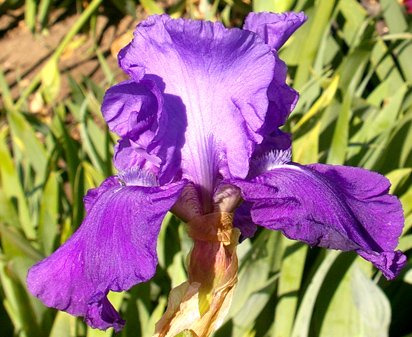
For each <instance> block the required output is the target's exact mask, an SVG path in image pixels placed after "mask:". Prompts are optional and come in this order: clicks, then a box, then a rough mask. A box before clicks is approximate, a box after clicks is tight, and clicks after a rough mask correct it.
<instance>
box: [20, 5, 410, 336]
mask: <svg viewBox="0 0 412 337" xmlns="http://www.w3.org/2000/svg"><path fill="white" fill-rule="evenodd" d="M305 20H306V17H305V15H304V14H303V13H284V14H273V13H251V14H249V16H248V17H247V19H246V23H245V25H244V27H243V29H236V28H234V29H226V28H225V27H224V26H223V25H222V24H221V23H218V22H217V23H212V22H204V21H194V20H185V19H178V20H174V19H171V18H170V17H168V16H166V15H162V16H152V17H149V18H148V19H147V20H145V21H143V22H142V23H140V24H139V25H138V26H137V28H136V30H135V33H134V39H133V41H132V42H131V43H130V44H129V45H128V46H127V47H125V48H124V49H123V50H122V51H121V52H120V54H119V64H120V67H121V68H122V69H123V70H124V71H125V72H126V74H127V75H129V77H130V80H128V81H125V82H122V83H119V84H117V85H115V86H113V87H112V88H110V89H109V90H108V91H107V93H106V95H105V97H104V101H103V106H102V112H103V116H104V118H105V119H106V121H107V124H108V126H109V128H110V130H111V131H113V132H115V133H116V134H117V135H118V136H119V137H120V140H119V142H118V144H117V145H116V147H115V155H114V163H115V166H116V168H117V169H118V171H119V174H118V175H117V176H114V177H110V178H108V179H106V180H105V181H104V182H103V183H102V185H100V186H99V187H98V188H95V189H92V190H90V191H89V192H88V193H87V195H86V196H85V198H84V203H85V208H86V211H87V216H86V218H85V219H84V221H83V223H82V225H81V226H80V228H79V229H78V230H77V232H76V233H75V234H74V235H73V236H72V237H71V238H70V239H69V240H68V241H67V242H66V243H65V244H64V245H63V246H62V247H60V248H59V249H58V250H57V251H56V252H55V253H54V254H52V255H51V256H50V257H48V258H46V259H44V260H43V261H41V262H39V263H38V264H36V265H35V266H33V267H32V268H31V269H30V271H29V274H28V280H27V282H28V286H29V289H30V291H31V292H32V293H33V294H34V295H36V296H37V297H38V298H40V299H41V300H42V301H43V302H44V303H45V304H46V305H48V306H51V307H55V308H57V309H60V310H64V311H67V312H68V313H70V314H73V315H76V316H83V317H85V320H86V322H87V323H88V324H89V325H91V326H92V327H96V328H100V329H106V328H108V327H114V328H115V330H119V329H121V328H122V326H123V324H124V321H123V320H122V319H121V317H120V316H119V314H118V312H117V311H116V310H115V309H114V308H113V306H112V305H111V303H110V302H109V301H108V299H107V294H108V292H109V291H123V290H127V289H130V288H131V287H132V286H134V285H135V284H138V283H140V282H144V281H147V280H149V279H150V278H152V277H153V275H154V273H155V270H156V265H157V255H156V241H157V237H158V234H159V230H160V226H161V223H162V219H163V218H164V216H165V214H166V213H167V212H168V211H169V210H171V209H172V211H174V212H175V214H177V215H178V216H180V217H181V218H182V219H183V220H185V221H190V220H191V219H192V218H193V217H195V216H199V215H205V214H210V213H212V212H216V211H222V210H223V211H225V212H232V213H234V225H235V226H236V227H238V228H239V229H240V230H241V233H242V235H243V236H244V237H249V236H251V235H253V233H254V231H255V228H256V225H255V224H257V225H260V226H263V227H266V228H268V229H272V230H280V231H282V232H283V233H284V234H285V235H286V236H287V237H289V238H291V239H296V240H300V241H303V242H306V243H308V244H309V245H311V246H320V247H326V248H332V249H340V250H343V251H349V250H354V251H356V252H357V253H358V254H359V255H360V256H362V257H363V258H365V259H366V260H368V261H371V262H372V263H373V264H374V265H375V266H376V267H377V268H378V269H380V270H381V271H382V273H383V274H384V275H385V277H386V278H388V279H392V278H394V277H395V276H396V275H397V274H398V273H399V271H400V269H401V268H402V267H403V266H404V264H405V262H406V257H405V256H404V255H403V254H402V253H401V252H400V251H394V250H395V248H396V246H397V243H398V238H399V236H400V234H401V232H402V227H403V221H404V220H403V212H402V208H401V205H400V202H399V200H398V199H397V198H396V197H394V196H391V195H389V194H388V190H389V186H390V184H389V182H388V180H387V179H386V178H385V177H383V176H382V175H380V174H377V173H373V172H369V171H367V170H364V169H361V168H354V167H344V166H332V165H323V164H313V165H306V166H304V165H299V164H297V163H294V162H292V161H291V152H290V146H291V141H290V136H289V135H288V134H285V133H283V132H282V131H281V130H280V129H279V127H280V126H282V125H283V124H284V123H285V121H286V119H287V117H288V115H289V113H290V112H291V111H292V110H293V108H294V106H295V104H296V101H297V99H298V94H297V93H296V92H295V91H294V90H293V89H292V88H290V87H289V86H288V85H287V84H286V83H285V80H286V71H287V68H286V65H285V63H284V62H283V61H281V60H280V59H279V57H278V53H277V51H278V50H279V48H280V47H281V46H282V45H283V44H284V43H285V42H286V40H287V39H288V38H289V37H290V36H291V34H292V33H293V32H294V31H295V30H296V29H298V28H299V27H300V26H301V25H302V24H303V23H304V21H305ZM231 196H234V197H233V198H231ZM240 197H241V198H242V200H243V202H242V203H241V204H240V205H239V202H238V201H239V199H240Z"/></svg>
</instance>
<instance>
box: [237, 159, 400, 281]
mask: <svg viewBox="0 0 412 337" xmlns="http://www.w3.org/2000/svg"><path fill="white" fill-rule="evenodd" d="M235 184H236V185H237V186H238V187H240V188H241V190H242V195H243V197H244V199H245V200H246V201H248V202H251V203H253V205H252V208H251V215H252V219H253V221H254V222H255V223H256V224H259V225H261V226H264V227H266V228H269V229H274V230H281V231H282V232H283V233H284V234H285V235H286V236H287V237H289V238H291V239H295V240H300V241H303V242H306V243H308V244H309V245H312V246H320V247H326V248H333V249H340V250H344V251H347V250H355V251H356V252H357V253H358V254H359V255H361V256H362V257H364V258H365V259H367V260H369V261H371V262H372V263H373V264H374V265H375V266H376V267H377V268H379V269H380V270H381V271H382V272H383V274H384V275H385V276H386V277H387V278H388V279H392V278H394V277H395V276H396V275H397V274H398V273H399V271H400V269H401V268H402V267H403V266H404V264H405V262H406V257H405V256H404V255H403V254H402V253H401V252H400V251H394V250H395V248H396V246H397V244H398V238H399V236H400V234H401V232H402V227H403V222H404V219H403V212H402V207H401V204H400V202H399V200H398V199H397V198H396V197H394V196H391V195H389V194H388V190H389V187H390V184H389V182H388V180H387V179H386V178H385V177H383V176H381V175H379V174H377V173H373V172H369V171H367V170H364V169H360V168H354V167H343V166H331V165H322V164H314V165H308V166H300V165H296V164H287V165H279V166H277V167H273V168H272V169H271V170H270V171H268V172H265V173H263V174H261V175H259V176H257V177H255V178H253V179H251V181H248V182H246V181H237V182H235Z"/></svg>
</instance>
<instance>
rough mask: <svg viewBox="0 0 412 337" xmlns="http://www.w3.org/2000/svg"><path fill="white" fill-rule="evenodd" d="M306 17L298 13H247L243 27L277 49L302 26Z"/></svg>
mask: <svg viewBox="0 0 412 337" xmlns="http://www.w3.org/2000/svg"><path fill="white" fill-rule="evenodd" d="M306 19H307V17H306V16H305V14H304V13H303V12H300V13H293V12H289V13H280V14H278V13H268V12H261V13H253V12H252V13H249V15H248V16H247V17H246V20H245V24H244V25H243V29H247V30H250V31H252V32H254V33H256V34H258V35H259V36H260V37H261V38H262V39H264V40H265V42H266V43H267V44H268V45H270V46H271V47H272V48H273V49H275V50H279V49H280V48H281V47H282V46H283V44H284V43H285V42H286V41H287V40H288V39H289V37H290V36H291V35H292V34H293V33H294V32H295V31H296V30H297V29H298V28H299V27H300V26H302V25H303V24H304V23H305V21H306Z"/></svg>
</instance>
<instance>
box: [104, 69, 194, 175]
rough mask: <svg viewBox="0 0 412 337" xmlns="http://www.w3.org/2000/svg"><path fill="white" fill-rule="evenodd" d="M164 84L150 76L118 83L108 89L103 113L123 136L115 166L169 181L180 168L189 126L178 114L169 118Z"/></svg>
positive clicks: (111, 127)
mask: <svg viewBox="0 0 412 337" xmlns="http://www.w3.org/2000/svg"><path fill="white" fill-rule="evenodd" d="M161 85H162V84H161V83H157V82H156V81H154V80H151V79H150V78H149V76H146V77H144V78H143V79H141V80H139V82H138V83H137V82H135V81H125V82H122V83H119V84H117V85H115V86H113V87H111V88H110V89H109V90H107V92H106V94H105V96H104V100H103V104H102V113H103V116H104V118H105V119H106V121H107V124H108V126H109V128H110V130H111V131H113V132H115V133H117V134H118V135H119V136H121V137H122V138H121V139H119V143H118V144H117V145H116V147H115V156H114V163H115V166H116V168H117V169H118V170H119V171H125V170H129V169H131V168H139V169H144V170H147V171H150V172H152V173H153V174H155V175H157V176H158V177H159V181H160V182H162V183H167V182H170V181H171V180H172V179H173V178H174V177H175V175H176V173H177V171H178V170H179V167H180V154H179V151H180V148H181V147H182V146H183V140H184V130H185V127H186V126H185V123H184V121H177V119H178V118H179V117H180V116H178V115H176V114H172V116H170V118H168V115H167V114H166V113H165V111H166V110H169V111H170V110H172V107H171V102H170V101H171V100H170V98H169V97H165V95H164V94H163V93H162V92H161V90H160V88H161ZM165 101H166V102H165ZM165 107H168V109H166V108H165ZM173 111H174V110H173Z"/></svg>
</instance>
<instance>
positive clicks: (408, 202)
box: [0, 0, 412, 337]
mask: <svg viewBox="0 0 412 337" xmlns="http://www.w3.org/2000/svg"><path fill="white" fill-rule="evenodd" d="M73 3H75V2H74V1H72V2H71V1H66V2H65V5H66V6H70V5H72V4H73ZM113 3H116V7H117V8H118V9H120V10H121V11H122V12H124V13H128V12H132V13H134V8H135V6H136V5H140V6H142V7H143V8H144V10H145V11H146V12H147V13H158V12H160V11H162V6H161V5H160V2H159V3H156V2H154V1H150V0H144V1H143V0H142V1H140V4H138V3H136V2H134V1H128V0H124V1H120V2H115V1H113ZM200 3H201V4H200V5H198V4H196V3H194V2H193V1H189V0H187V1H177V2H176V4H175V5H174V6H172V7H169V8H166V11H167V12H168V13H169V14H172V15H174V16H181V15H184V16H188V17H190V16H192V17H198V16H199V15H202V17H203V18H206V19H215V18H218V19H219V20H222V21H223V22H224V23H225V24H226V25H227V26H230V25H232V26H233V25H240V24H241V23H242V20H243V18H244V16H245V15H246V14H247V13H248V12H249V11H251V10H255V11H261V10H270V11H284V10H294V11H301V10H303V11H305V13H306V15H307V16H308V18H309V20H308V22H307V23H306V24H305V25H304V26H303V27H302V28H301V29H300V30H299V31H298V32H297V33H296V34H295V35H294V37H293V38H292V39H291V41H290V42H288V43H287V44H286V46H285V47H283V48H282V50H281V51H280V56H281V58H282V59H283V60H285V62H286V63H287V65H288V66H289V75H290V83H291V85H292V86H293V87H294V88H295V89H297V90H298V91H299V92H300V100H299V104H298V106H297V108H296V109H295V111H294V112H293V113H292V115H291V118H290V119H289V123H288V125H287V126H286V128H285V129H286V130H287V131H291V132H292V133H293V138H294V143H293V156H294V158H293V159H294V160H295V161H297V162H300V163H303V164H306V163H313V162H318V161H319V162H324V163H329V164H346V165H351V166H360V167H365V168H368V169H371V170H375V171H378V172H380V173H382V174H385V175H386V176H387V177H388V178H389V179H390V180H391V182H392V192H393V193H395V194H396V195H398V196H399V197H400V200H401V202H402V204H403V208H404V212H405V217H406V225H405V230H404V234H403V236H402V238H401V240H400V247H399V248H400V249H402V250H403V251H405V252H406V254H408V253H410V252H409V250H410V249H412V233H411V231H410V227H411V225H412V187H411V181H412V174H411V173H412V169H411V167H412V91H411V83H412V67H411V61H410V60H412V43H411V37H412V34H411V30H412V28H411V23H412V18H411V16H408V15H407V14H406V13H405V11H404V9H403V8H402V6H401V5H399V3H398V1H396V0H382V1H380V11H379V10H377V11H373V10H372V9H373V8H371V7H369V10H370V11H369V12H368V11H367V10H366V9H365V8H364V7H362V6H361V4H360V3H359V2H357V1H355V0H317V1H310V0H296V1H292V0H288V1H268V0H260V1H253V2H252V3H250V2H248V1H241V0H231V1H229V0H225V1H224V0H221V1H218V0H215V1H211V2H210V6H204V7H201V5H202V4H205V3H209V2H207V1H200ZM7 5H10V6H12V5H13V6H18V5H19V4H18V2H14V1H5V2H4V3H3V5H2V6H3V7H4V6H7ZM25 5H26V7H25V8H26V13H25V20H26V24H27V25H28V27H29V28H30V29H32V30H36V29H38V27H43V28H44V27H47V20H46V19H45V18H46V17H47V15H46V14H47V13H49V12H50V11H52V10H53V8H54V7H55V6H57V2H56V4H55V3H54V2H52V1H34V0H32V1H29V0H28V1H26V2H25ZM42 6H43V7H42ZM113 6H114V5H109V4H106V3H105V4H103V1H99V0H93V1H91V2H90V3H89V7H86V8H85V9H84V8H82V6H80V9H79V11H80V12H81V14H80V16H79V19H78V20H79V21H78V22H77V25H74V26H73V27H72V29H70V31H69V32H68V34H67V35H66V39H64V40H63V41H62V43H61V45H60V47H59V48H58V49H57V50H56V52H55V53H54V54H53V55H52V56H51V58H50V60H49V62H48V63H47V64H46V66H45V67H44V68H43V70H42V71H41V72H39V75H38V76H37V77H35V79H34V80H33V82H32V83H31V85H30V86H29V87H28V89H27V90H26V91H24V92H22V93H21V95H20V98H19V99H18V100H17V101H15V100H13V99H12V97H11V95H10V91H9V88H8V86H7V83H6V82H5V80H4V75H3V74H2V73H1V72H0V87H1V92H2V98H3V109H2V116H1V119H2V120H1V125H0V239H1V246H0V249H1V250H0V256H1V259H0V297H1V302H2V304H1V305H0V327H1V335H2V336H3V335H4V336H13V335H15V336H22V337H23V336H27V337H37V336H38V337H43V336H53V337H66V336H67V337H68V336H87V337H94V336H111V335H113V331H111V330H108V331H107V332H101V331H96V330H92V329H90V328H87V327H86V326H85V324H84V323H83V322H82V321H81V320H79V319H76V318H73V317H71V316H69V315H67V314H66V313H63V312H56V311H54V310H52V309H48V308H45V307H44V306H43V305H42V304H40V302H38V300H36V299H35V298H33V297H32V296H31V295H29V294H28V292H27V289H26V286H25V277H26V273H27V269H28V267H29V266H31V265H32V264H33V263H35V262H36V261H38V260H40V259H41V258H42V257H44V256H47V255H49V254H50V253H51V252H52V251H54V250H55V249H56V248H57V247H58V246H59V245H60V244H61V243H62V242H64V241H65V240H66V239H67V238H68V237H69V236H70V235H71V234H72V233H73V231H74V230H75V229H76V228H77V227H78V225H79V224H80V222H81V220H82V218H83V216H84V209H83V203H82V197H83V195H84V194H85V192H86V190H87V189H89V188H91V187H94V186H97V185H98V184H100V183H101V181H102V180H103V179H104V178H105V177H107V176H109V175H111V174H113V167H112V162H111V157H112V148H113V144H114V142H115V139H114V136H113V135H112V134H110V133H109V132H108V130H107V129H105V128H104V127H103V125H104V123H103V120H102V117H101V113H100V102H101V101H102V98H103V94H104V90H105V89H106V88H107V87H108V86H109V84H112V83H113V78H114V77H115V75H116V73H115V72H116V71H117V70H111V69H110V68H109V67H108V65H107V63H106V61H105V59H104V57H103V56H102V55H101V53H100V52H99V49H98V48H96V53H97V55H98V58H99V62H100V63H101V67H102V68H103V69H104V71H105V75H106V79H105V81H104V82H102V83H94V82H92V81H91V80H89V79H84V81H82V82H81V83H76V82H75V81H71V82H70V86H71V94H70V96H69V98H68V99H66V100H64V101H59V100H57V99H56V97H57V95H56V91H58V83H59V81H58V78H59V77H60V76H62V75H61V74H59V71H58V68H57V67H56V66H57V64H58V61H59V57H60V56H61V53H62V51H63V50H64V48H65V46H66V45H67V43H68V42H70V38H71V37H72V36H73V35H74V34H76V33H77V32H78V31H79V30H80V29H84V28H85V26H89V27H91V29H92V27H93V20H94V18H95V16H96V15H97V13H98V10H100V12H102V9H106V7H108V8H111V7H113ZM30 8H31V9H32V11H30ZM41 8H43V10H45V11H46V14H42V13H43V12H40V9H41ZM44 8H45V9H44ZM199 8H204V9H202V10H199ZM112 10H114V9H112ZM33 13H34V14H33ZM33 20H34V21H33ZM33 22H34V23H33ZM36 22H37V24H36ZM39 22H40V26H39ZM34 91H37V92H39V93H40V94H41V95H43V98H44V100H45V102H47V104H48V106H49V108H50V111H51V112H52V113H51V117H50V118H43V117H41V116H35V115H33V114H30V113H29V108H28V105H27V101H26V98H27V97H28V96H29V95H30V94H31V93H32V92H34ZM189 249H190V240H189V239H188V237H187V235H186V234H185V231H184V228H183V226H182V225H181V224H179V222H178V220H177V219H176V218H174V217H173V216H171V215H169V216H167V217H166V219H165V224H164V226H162V231H161V234H160V238H159V242H158V255H159V266H158V271H157V273H156V276H155V278H154V279H152V280H151V281H150V282H147V283H145V284H141V285H138V286H136V287H134V288H133V289H132V290H131V291H129V292H128V293H120V294H111V295H110V299H111V301H112V303H113V304H114V305H115V306H116V308H118V309H120V311H121V312H122V316H123V317H124V318H125V319H126V320H127V321H128V323H127V325H126V327H125V329H124V330H123V331H122V332H121V333H120V336H151V333H152V332H153V330H154V323H155V322H156V321H157V320H158V319H159V318H160V317H161V315H162V313H163V311H164V309H165V306H166V299H167V295H168V293H169V291H170V290H171V288H173V287H175V286H177V285H178V284H180V283H181V282H183V281H184V280H185V279H186V275H185V273H186V269H185V268H186V260H185V257H186V255H187V253H188V251H189ZM239 255H240V256H239V260H240V271H239V284H238V286H237V290H236V292H235V295H234V299H233V304H232V307H231V310H230V312H229V315H228V317H227V319H226V323H225V324H224V325H223V327H222V328H221V329H220V330H219V331H218V332H216V334H215V336H239V337H241V336H242V337H243V336H250V337H252V336H257V337H261V336H272V337H280V336H293V337H297V336H342V337H343V336H365V337H366V336H389V335H390V336H411V335H412V324H411V323H410V318H409V315H410V311H409V308H410V306H411V302H412V271H411V268H412V266H411V264H410V263H409V264H408V266H407V268H405V271H404V272H402V273H401V275H400V276H399V277H398V279H397V280H395V281H392V282H387V281H385V280H384V279H383V278H382V277H381V274H380V273H379V272H377V271H376V270H375V269H372V267H371V265H370V264H368V263H366V262H364V261H363V260H361V259H360V258H359V257H356V256H355V255H354V254H352V253H341V254H340V253H337V252H334V251H330V252H327V251H325V250H322V249H311V248H308V247H307V246H304V245H301V244H299V243H297V242H293V241H290V240H288V239H286V238H285V237H283V236H282V235H281V234H280V233H276V232H271V231H262V232H260V233H258V234H257V235H256V236H255V237H254V238H253V239H252V240H249V239H248V240H246V241H244V242H243V243H242V244H241V245H240V246H239Z"/></svg>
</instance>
